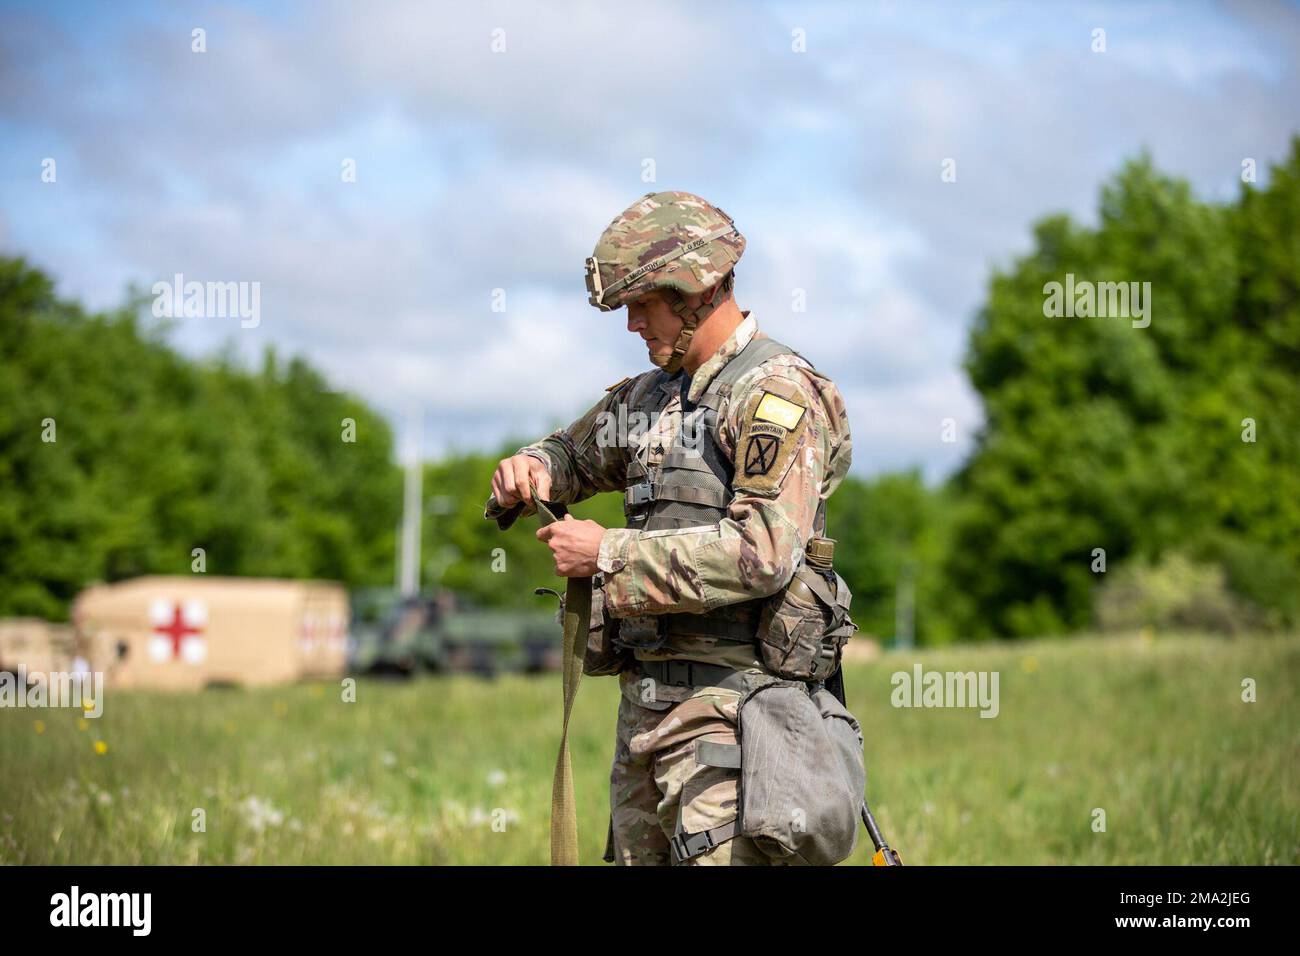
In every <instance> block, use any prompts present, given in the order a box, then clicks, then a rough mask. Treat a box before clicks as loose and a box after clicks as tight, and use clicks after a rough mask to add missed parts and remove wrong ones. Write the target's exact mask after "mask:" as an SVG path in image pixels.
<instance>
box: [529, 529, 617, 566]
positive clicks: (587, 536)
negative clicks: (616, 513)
mask: <svg viewBox="0 0 1300 956" xmlns="http://www.w3.org/2000/svg"><path fill="white" fill-rule="evenodd" d="M604 535H605V529H604V528H603V527H602V526H601V525H599V524H597V523H596V522H594V521H578V520H576V519H575V518H574V517H573V515H565V516H564V520H563V521H555V522H552V523H551V524H548V525H546V526H544V527H541V528H538V529H537V538H538V540H539V541H545V542H546V543H547V545H548V546H549V547H550V549H551V555H552V556H553V557H554V558H555V573H556V574H557V575H559V576H560V577H562V578H588V577H591V576H592V575H593V574H595V573H596V557H597V555H599V554H600V539H601V538H602V537H604Z"/></svg>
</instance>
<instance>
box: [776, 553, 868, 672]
mask: <svg viewBox="0 0 1300 956" xmlns="http://www.w3.org/2000/svg"><path fill="white" fill-rule="evenodd" d="M852 599H853V595H852V594H851V593H850V591H849V587H848V585H847V584H845V583H844V579H843V578H842V577H840V576H839V575H838V574H836V573H835V572H834V571H833V570H831V569H830V568H829V567H827V568H821V569H819V568H817V567H815V566H813V565H812V564H809V563H808V562H807V561H805V562H802V563H800V565H799V567H798V568H797V569H796V570H795V572H794V576H793V577H791V578H790V583H789V584H787V585H786V586H785V587H784V588H782V589H781V590H780V591H778V592H777V593H776V594H774V595H773V596H772V597H770V598H768V599H767V601H766V603H765V604H764V605H763V611H762V614H761V615H760V617H759V621H758V648H759V652H760V654H761V656H762V660H763V665H764V666H765V667H766V668H767V669H768V670H770V671H771V672H772V673H774V674H776V675H777V676H778V677H783V678H785V679H786V680H801V681H823V680H826V678H828V677H830V676H831V675H832V674H834V673H835V672H836V671H837V670H838V669H839V666H840V656H841V654H842V652H843V648H844V644H845V642H847V641H848V639H849V638H850V637H852V636H853V633H854V631H856V630H857V625H856V624H854V623H853V621H852V619H851V618H850V617H849V603H850V602H851V601H852Z"/></svg>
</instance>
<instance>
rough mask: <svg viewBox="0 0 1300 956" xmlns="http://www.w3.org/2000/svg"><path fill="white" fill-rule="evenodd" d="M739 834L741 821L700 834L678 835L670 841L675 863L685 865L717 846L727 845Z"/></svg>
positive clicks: (703, 831) (733, 821)
mask: <svg viewBox="0 0 1300 956" xmlns="http://www.w3.org/2000/svg"><path fill="white" fill-rule="evenodd" d="M739 832H740V821H739V820H732V821H731V822H730V823H724V824H722V826H720V827H714V828H713V829H712V830H701V831H700V832H699V833H678V834H676V835H675V836H674V837H673V838H672V839H671V840H669V841H668V844H669V846H671V847H672V851H673V860H674V862H677V863H685V862H686V861H687V860H693V859H695V857H697V856H699V855H700V854H701V853H707V852H708V851H709V850H712V849H713V848H714V847H715V846H719V845H721V844H723V843H726V842H727V841H728V840H730V839H731V838H732V837H734V836H735V835H736V834H738V833H739Z"/></svg>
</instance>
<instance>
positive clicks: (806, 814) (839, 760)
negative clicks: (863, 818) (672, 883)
mask: <svg viewBox="0 0 1300 956" xmlns="http://www.w3.org/2000/svg"><path fill="white" fill-rule="evenodd" d="M739 723H740V734H739V736H740V748H741V753H740V799H739V803H740V808H739V809H740V834H741V835H742V836H746V837H749V838H750V839H752V840H753V841H754V842H755V843H756V844H757V845H758V847H759V848H760V849H761V850H762V851H763V852H764V853H766V854H767V855H768V856H770V857H775V858H779V859H782V860H783V861H785V862H787V863H794V864H806V865H809V866H833V865H835V864H836V863H839V862H841V861H842V860H846V859H848V858H849V857H850V856H851V855H852V854H853V850H854V848H855V847H856V846H857V842H858V824H859V821H860V808H861V806H862V800H863V794H864V793H865V791H866V784H867V772H866V763H865V760H864V758H863V754H862V728H861V726H859V724H858V722H857V720H856V719H855V718H854V717H853V715H852V714H850V713H849V712H848V710H847V709H845V707H844V706H843V705H842V704H841V703H840V702H839V701H838V700H836V699H835V697H834V695H833V694H831V693H830V691H828V690H826V689H825V688H824V687H822V686H821V685H809V684H804V683H800V682H794V681H773V682H772V683H768V684H764V685H762V686H760V687H759V688H758V689H756V690H752V691H750V692H749V693H748V694H747V695H746V696H745V697H744V698H743V699H742V701H741V705H740V716H739Z"/></svg>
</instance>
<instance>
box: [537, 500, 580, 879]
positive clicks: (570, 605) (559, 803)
mask: <svg viewBox="0 0 1300 956" xmlns="http://www.w3.org/2000/svg"><path fill="white" fill-rule="evenodd" d="M528 484H529V487H532V480H531V479H530V480H529V483H528ZM533 501H535V502H537V516H538V519H539V520H540V521H541V523H542V524H543V525H548V524H550V523H551V522H553V521H555V515H554V513H552V512H551V510H550V509H549V508H547V507H546V505H545V504H543V503H542V501H541V499H540V498H539V497H538V495H537V489H536V488H533ZM568 581H569V583H568V585H567V586H566V587H565V589H564V649H563V661H562V667H563V674H564V729H563V730H562V731H561V732H560V752H559V754H558V755H557V756H556V758H555V776H554V778H553V779H552V780H551V866H577V865H578V807H577V803H576V802H575V800H574V797H573V765H572V763H571V762H570V760H569V718H570V717H571V716H572V714H573V702H574V700H575V699H576V698H577V696H578V681H580V680H581V679H582V659H583V657H584V656H585V655H586V652H587V629H588V628H589V627H590V626H591V578H569V579H568Z"/></svg>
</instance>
